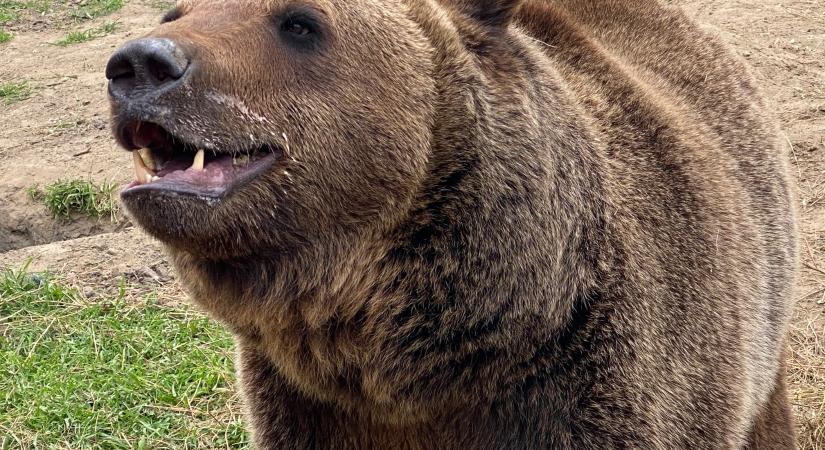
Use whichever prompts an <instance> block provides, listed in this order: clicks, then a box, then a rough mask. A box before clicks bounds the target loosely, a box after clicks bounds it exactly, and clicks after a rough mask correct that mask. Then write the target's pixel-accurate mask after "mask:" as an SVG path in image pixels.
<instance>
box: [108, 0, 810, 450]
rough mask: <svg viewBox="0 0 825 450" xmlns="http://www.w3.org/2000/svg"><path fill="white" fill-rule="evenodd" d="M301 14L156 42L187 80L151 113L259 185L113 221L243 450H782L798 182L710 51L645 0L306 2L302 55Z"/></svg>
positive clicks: (184, 14)
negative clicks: (165, 302) (220, 355)
mask: <svg viewBox="0 0 825 450" xmlns="http://www.w3.org/2000/svg"><path fill="white" fill-rule="evenodd" d="M294 5H295V4H294V3H290V2H286V1H285V0H271V1H262V0H259V1H253V0H249V1H221V2H218V1H185V2H182V3H181V4H180V6H179V7H178V10H177V11H176V12H175V13H173V14H171V15H170V16H168V17H169V18H170V19H173V20H172V21H170V22H169V23H166V24H164V25H162V26H160V27H159V28H158V29H157V30H156V31H154V32H153V33H152V35H153V36H160V37H168V38H171V39H173V40H175V41H176V42H178V43H179V44H180V45H181V46H182V47H184V48H186V49H187V50H188V51H189V53H190V54H191V55H194V56H193V58H195V61H197V72H196V73H194V74H193V75H192V77H191V79H189V80H188V81H187V83H186V84H185V85H184V87H182V88H181V89H180V90H179V91H178V92H174V93H170V94H168V95H166V96H165V97H163V98H161V99H160V100H159V101H160V102H161V103H162V104H164V105H166V106H168V107H169V108H170V110H171V111H172V112H173V113H172V114H171V115H169V116H168V117H165V118H164V119H163V122H159V123H161V125H163V126H164V127H166V128H167V129H169V130H170V131H172V132H174V133H175V134H177V135H179V136H183V137H186V138H187V139H189V140H192V141H193V142H202V143H204V145H207V146H211V148H217V149H223V150H226V149H243V148H247V147H249V146H250V145H254V144H256V143H260V142H266V141H270V142H276V143H278V144H279V145H282V146H284V148H286V149H288V152H287V154H286V155H285V157H284V158H283V161H281V162H280V164H279V165H278V167H277V168H276V169H274V170H273V171H272V172H271V173H267V174H266V175H264V176H262V177H261V178H259V179H258V180H256V181H255V182H253V183H251V184H249V185H247V186H245V187H244V188H242V189H240V190H239V191H237V192H235V193H233V194H232V195H231V196H229V197H227V198H225V199H223V200H222V201H220V202H218V203H206V202H202V201H200V200H198V199H195V198H187V197H177V196H169V195H155V194H151V195H150V194H146V195H143V196H139V197H135V198H132V199H130V200H129V201H128V202H127V207H128V208H129V209H130V211H131V213H132V215H133V216H134V217H135V219H136V221H137V222H138V223H139V224H140V225H141V226H142V227H144V228H145V229H146V230H147V231H148V232H150V233H151V234H153V235H155V236H157V237H158V238H160V239H161V240H163V241H164V242H165V243H166V244H167V247H168V249H169V253H170V255H171V257H172V259H173V261H174V263H175V265H176V267H177V269H178V272H179V274H180V276H181V279H182V281H183V282H184V284H185V285H186V286H187V288H188V290H189V292H190V293H191V296H192V298H193V299H194V300H195V301H196V302H197V303H199V304H200V305H203V306H204V307H205V308H206V309H207V310H208V311H209V312H210V313H211V314H212V315H213V316H214V317H216V318H217V319H219V320H221V321H223V322H225V323H226V324H227V325H228V326H229V327H230V328H231V329H232V330H233V331H234V333H235V335H236V337H237V346H238V359H237V367H238V371H239V375H240V384H241V387H242V390H243V392H244V395H245V398H246V407H247V409H248V419H249V424H250V426H251V428H252V430H253V434H254V439H255V442H256V443H257V446H258V448H261V449H300V448H318V449H370V448H375V449H405V448H409V449H504V448H569V449H606V448H658V449H675V448H683V449H700V448H706V449H719V448H759V449H787V448H792V446H793V438H792V427H791V418H790V414H789V410H788V400H787V398H786V394H785V382H784V375H783V374H784V371H783V370H782V361H783V349H784V346H785V334H786V328H787V321H788V316H789V311H790V309H791V306H792V298H793V295H792V287H793V286H794V282H795V269H796V258H797V256H796V242H795V240H796V225H795V216H794V211H793V207H792V202H791V197H790V192H789V189H790V188H789V181H788V172H787V168H786V162H785V157H784V155H783V152H782V150H781V147H780V145H779V143H778V140H777V130H776V128H775V126H774V122H773V120H772V119H771V118H770V117H769V115H768V114H767V113H766V106H765V105H764V103H763V101H762V99H761V97H760V95H759V94H758V92H757V90H756V88H755V87H754V82H753V80H752V78H751V76H750V75H749V74H748V71H747V69H746V67H745V66H744V65H743V64H742V63H741V62H740V61H739V60H738V59H737V58H735V57H733V56H732V55H731V54H730V53H729V52H728V51H727V50H726V49H725V48H724V47H723V45H722V44H721V43H720V42H719V40H718V39H716V38H715V37H713V36H710V35H708V34H706V33H704V32H702V31H700V29H699V28H698V27H697V26H696V25H695V24H693V23H691V22H690V21H689V20H688V19H687V18H686V17H685V16H684V15H683V14H682V12H680V11H679V10H678V9H676V8H673V7H669V6H666V5H663V4H661V3H659V2H655V1H648V0H625V1H607V0H553V1H549V0H546V1H545V0H525V1H521V2H519V1H517V0H486V1H482V0H479V1H474V0H441V1H440V2H436V1H434V0H371V1H367V0H303V1H302V2H301V3H300V5H303V7H309V8H312V9H313V10H314V11H317V12H318V13H319V14H320V15H321V16H322V18H323V27H322V37H323V39H321V41H320V45H318V46H317V47H316V48H313V49H312V50H311V51H307V52H301V53H295V52H293V51H291V50H290V49H289V48H286V47H285V46H284V45H283V43H282V42H280V41H279V40H278V37H277V36H278V35H277V33H276V32H274V31H273V26H272V17H276V16H277V15H278V14H281V13H282V12H283V11H284V10H285V9H288V8H291V7H293V6H294ZM114 114H115V119H116V122H122V121H124V120H126V119H127V118H126V117H123V114H124V113H122V112H121V111H120V110H119V109H118V108H117V107H116V108H115V109H114ZM145 120H150V119H145ZM284 137H286V139H284Z"/></svg>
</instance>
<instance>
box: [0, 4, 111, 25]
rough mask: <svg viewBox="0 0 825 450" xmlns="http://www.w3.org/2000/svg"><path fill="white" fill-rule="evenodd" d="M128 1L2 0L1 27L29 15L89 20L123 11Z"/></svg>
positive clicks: (0, 11)
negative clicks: (25, 14) (53, 15)
mask: <svg viewBox="0 0 825 450" xmlns="http://www.w3.org/2000/svg"><path fill="white" fill-rule="evenodd" d="M125 1H126V0H82V1H77V0H27V1H15V0H0V25H3V24H7V23H11V22H16V21H18V20H21V17H24V13H29V15H52V14H53V13H54V14H55V16H56V17H58V18H60V19H65V18H69V19H74V20H88V19H94V18H97V17H100V16H105V15H107V14H111V13H113V12H115V11H118V10H119V9H121V8H122V7H123V5H124V3H125Z"/></svg>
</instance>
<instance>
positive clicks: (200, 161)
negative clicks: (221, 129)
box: [191, 150, 205, 170]
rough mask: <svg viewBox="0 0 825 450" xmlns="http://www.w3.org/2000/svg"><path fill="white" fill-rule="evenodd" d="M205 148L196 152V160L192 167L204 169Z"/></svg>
mask: <svg viewBox="0 0 825 450" xmlns="http://www.w3.org/2000/svg"><path fill="white" fill-rule="evenodd" d="M204 156H205V155H204V152H203V150H198V153H195V161H194V162H193V163H192V167H191V168H192V169H194V170H203V158H204Z"/></svg>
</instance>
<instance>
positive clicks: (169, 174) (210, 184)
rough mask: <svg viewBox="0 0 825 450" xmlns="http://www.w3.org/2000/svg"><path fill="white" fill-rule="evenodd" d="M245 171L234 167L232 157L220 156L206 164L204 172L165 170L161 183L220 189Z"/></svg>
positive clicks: (191, 168)
mask: <svg viewBox="0 0 825 450" xmlns="http://www.w3.org/2000/svg"><path fill="white" fill-rule="evenodd" d="M243 169H244V168H243V167H235V166H233V165H232V157H231V156H220V157H218V158H215V159H212V160H210V161H209V162H207V163H205V164H204V165H203V169H202V170H197V168H194V167H189V168H187V169H175V168H174V167H172V168H171V170H170V171H168V170H164V171H162V172H161V173H160V174H159V175H161V177H160V181H162V182H178V183H188V184H195V185H198V186H201V187H205V188H219V187H223V186H224V185H226V183H227V181H228V180H229V178H230V177H231V176H232V175H234V174H235V172H238V171H242V170H243Z"/></svg>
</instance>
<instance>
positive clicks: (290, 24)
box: [281, 19, 312, 36]
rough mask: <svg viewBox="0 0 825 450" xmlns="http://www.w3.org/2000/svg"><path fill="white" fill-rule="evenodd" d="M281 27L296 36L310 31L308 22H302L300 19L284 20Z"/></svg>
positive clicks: (304, 34)
mask: <svg viewBox="0 0 825 450" xmlns="http://www.w3.org/2000/svg"><path fill="white" fill-rule="evenodd" d="M281 29H282V30H283V31H285V32H287V33H290V34H294V35H297V36H306V35H308V34H309V33H312V28H311V27H310V25H309V24H307V23H305V22H302V21H301V20H300V19H289V20H286V21H285V22H284V24H283V25H282V26H281Z"/></svg>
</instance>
